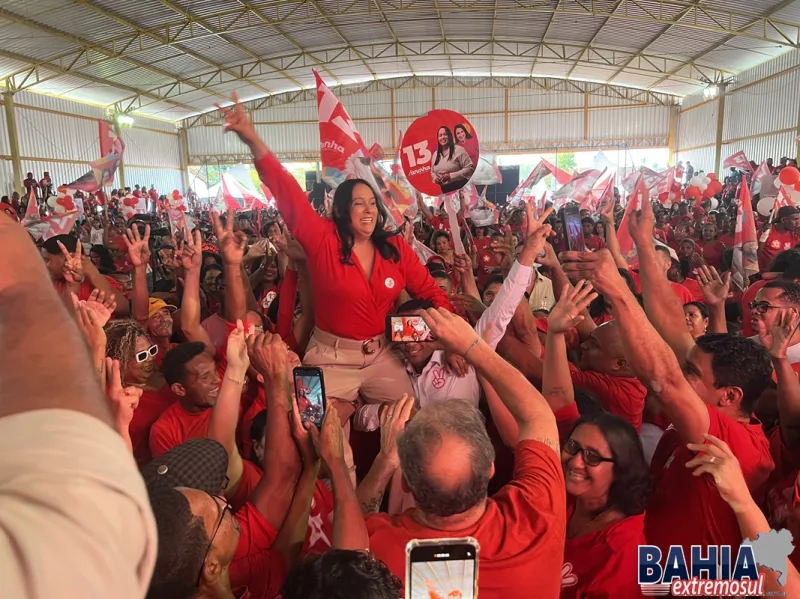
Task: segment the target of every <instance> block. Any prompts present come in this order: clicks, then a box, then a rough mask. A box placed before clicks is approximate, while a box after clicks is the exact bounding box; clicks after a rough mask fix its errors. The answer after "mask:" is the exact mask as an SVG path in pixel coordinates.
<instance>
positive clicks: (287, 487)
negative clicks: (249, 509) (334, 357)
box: [247, 333, 300, 530]
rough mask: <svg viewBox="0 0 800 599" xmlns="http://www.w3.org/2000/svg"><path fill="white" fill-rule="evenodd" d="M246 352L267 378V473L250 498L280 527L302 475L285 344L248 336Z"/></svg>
mask: <svg viewBox="0 0 800 599" xmlns="http://www.w3.org/2000/svg"><path fill="white" fill-rule="evenodd" d="M247 353H248V354H249V355H250V361H251V363H252V364H253V366H254V367H255V369H256V370H257V371H258V372H259V374H261V376H262V377H263V378H264V396H265V397H266V400H267V425H266V427H265V433H264V438H265V442H264V455H265V456H266V459H265V460H264V475H263V476H262V477H261V480H260V481H259V483H258V485H257V486H256V488H255V490H254V491H253V494H252V495H251V497H250V501H251V502H252V503H253V505H254V506H255V507H256V509H258V511H259V512H261V514H262V515H263V516H264V518H265V519H266V520H267V522H269V523H270V525H271V526H272V527H273V528H275V529H276V530H280V528H281V526H283V521H284V519H285V518H286V513H287V511H288V510H289V505H290V504H291V502H292V495H293V494H294V488H295V484H296V483H297V478H298V476H299V475H300V456H299V455H298V453H297V448H296V447H295V444H294V442H293V441H292V434H291V430H290V427H289V418H290V417H291V403H290V402H291V393H290V389H289V381H288V379H287V371H288V361H287V354H288V351H287V349H286V344H285V343H284V342H283V341H281V338H280V336H278V335H271V334H269V333H262V334H260V335H251V336H250V337H248V339H247Z"/></svg>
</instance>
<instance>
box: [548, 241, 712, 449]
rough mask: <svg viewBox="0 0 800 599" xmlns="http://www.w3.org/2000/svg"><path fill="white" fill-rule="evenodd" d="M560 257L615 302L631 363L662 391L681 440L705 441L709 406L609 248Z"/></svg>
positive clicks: (651, 387) (571, 270)
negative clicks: (643, 308) (623, 276)
mask: <svg viewBox="0 0 800 599" xmlns="http://www.w3.org/2000/svg"><path fill="white" fill-rule="evenodd" d="M562 259H563V260H564V269H565V271H566V272H567V274H568V275H569V274H574V275H575V277H576V278H585V279H587V280H588V281H589V282H590V283H592V286H593V287H594V288H595V290H596V291H599V292H600V293H602V294H603V296H604V297H605V298H607V299H608V300H609V301H610V302H611V305H612V309H613V312H614V316H615V318H616V320H618V321H619V330H620V335H621V337H622V344H623V347H624V348H625V355H626V356H627V357H628V364H629V365H630V367H631V368H632V369H633V371H634V373H635V374H636V376H637V377H638V378H639V380H640V381H641V382H642V384H643V385H644V386H645V387H647V389H648V390H650V391H651V392H653V393H654V394H656V395H658V396H659V398H660V399H661V402H662V406H663V408H664V412H665V413H666V414H667V416H668V417H669V419H670V420H671V421H672V423H673V425H674V426H675V428H676V429H677V431H678V433H679V434H680V435H681V437H682V438H683V440H684V441H686V442H699V441H702V440H703V435H704V434H706V433H707V432H708V427H709V423H710V419H709V415H708V408H707V407H706V405H705V403H704V402H703V400H702V399H700V397H699V396H698V395H697V393H696V392H695V391H694V389H692V386H691V385H690V384H689V383H688V381H687V380H686V378H685V377H684V376H683V372H682V371H681V365H680V364H679V363H678V359H677V357H676V356H675V353H674V352H673V351H672V349H670V347H669V345H667V343H666V341H664V340H663V339H662V338H661V336H660V335H659V334H658V332H657V331H656V330H655V328H653V325H652V324H651V323H650V321H649V320H648V319H647V316H646V315H645V313H644V311H643V310H642V308H641V306H639V302H638V301H637V300H636V298H635V297H634V295H633V294H632V293H631V291H630V289H628V286H627V285H626V284H625V281H624V279H623V278H622V276H621V275H620V274H619V271H618V270H617V265H616V264H615V263H614V259H613V258H612V257H611V254H610V253H609V252H608V251H607V250H601V251H599V252H586V253H581V252H565V253H563V254H562ZM670 293H672V290H670ZM672 295H673V296H674V294H672Z"/></svg>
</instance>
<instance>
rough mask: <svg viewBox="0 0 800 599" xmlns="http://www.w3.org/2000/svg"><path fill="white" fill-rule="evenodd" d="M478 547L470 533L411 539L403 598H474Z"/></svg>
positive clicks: (475, 594)
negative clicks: (450, 537) (450, 536)
mask: <svg viewBox="0 0 800 599" xmlns="http://www.w3.org/2000/svg"><path fill="white" fill-rule="evenodd" d="M479 550H480V547H479V545H478V541H476V540H475V539H473V538H472V537H464V538H454V539H425V540H419V539H414V540H412V541H410V542H409V543H408V545H406V589H405V599H476V598H477V596H478V552H479Z"/></svg>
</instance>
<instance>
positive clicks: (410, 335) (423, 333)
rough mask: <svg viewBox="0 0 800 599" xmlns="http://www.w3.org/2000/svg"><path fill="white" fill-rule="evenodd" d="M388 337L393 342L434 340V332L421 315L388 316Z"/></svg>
mask: <svg viewBox="0 0 800 599" xmlns="http://www.w3.org/2000/svg"><path fill="white" fill-rule="evenodd" d="M386 337H387V338H388V339H389V340H390V341H392V342H393V343H421V342H424V341H433V334H432V333H431V330H430V329H429V328H428V325H427V324H425V321H424V320H422V317H421V316H398V315H396V316H387V317H386Z"/></svg>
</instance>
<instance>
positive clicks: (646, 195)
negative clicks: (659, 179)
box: [617, 175, 650, 267]
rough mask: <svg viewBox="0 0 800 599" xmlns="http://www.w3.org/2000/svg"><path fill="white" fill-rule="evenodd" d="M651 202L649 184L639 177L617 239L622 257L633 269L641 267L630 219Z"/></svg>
mask: <svg viewBox="0 0 800 599" xmlns="http://www.w3.org/2000/svg"><path fill="white" fill-rule="evenodd" d="M649 201H650V191H649V190H648V189H647V184H646V183H645V181H644V176H641V175H640V177H639V179H638V180H637V182H636V186H635V187H634V189H633V195H632V196H631V197H630V198H628V205H627V206H626V207H625V214H624V215H623V216H622V221H620V223H619V229H617V239H618V240H619V249H620V251H621V252H622V255H623V256H625V261H626V262H627V263H628V264H629V265H630V266H632V267H635V266H638V265H639V257H638V255H637V253H636V245H635V244H634V243H633V238H632V237H631V235H630V233H629V232H628V219H629V218H630V214H631V212H633V211H634V210H640V209H641V207H642V206H643V205H644V202H649Z"/></svg>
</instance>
